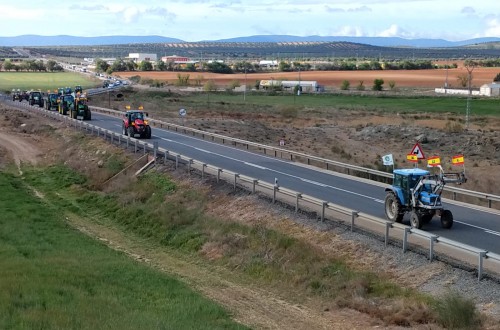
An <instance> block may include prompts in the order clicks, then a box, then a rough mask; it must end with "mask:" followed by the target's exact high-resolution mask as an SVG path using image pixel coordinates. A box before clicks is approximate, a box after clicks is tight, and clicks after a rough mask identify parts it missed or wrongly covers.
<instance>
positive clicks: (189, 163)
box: [188, 159, 193, 175]
mask: <svg viewBox="0 0 500 330" xmlns="http://www.w3.org/2000/svg"><path fill="white" fill-rule="evenodd" d="M192 162H193V160H192V159H189V160H188V175H191V163H192Z"/></svg>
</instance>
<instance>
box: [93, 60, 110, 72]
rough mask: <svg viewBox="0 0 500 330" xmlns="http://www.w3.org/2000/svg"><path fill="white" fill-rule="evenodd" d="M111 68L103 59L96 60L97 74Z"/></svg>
mask: <svg viewBox="0 0 500 330" xmlns="http://www.w3.org/2000/svg"><path fill="white" fill-rule="evenodd" d="M108 68H109V64H108V63H107V62H106V61H104V60H103V59H100V58H98V59H96V60H95V69H96V71H97V72H106V70H108Z"/></svg>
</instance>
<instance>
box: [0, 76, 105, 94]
mask: <svg viewBox="0 0 500 330" xmlns="http://www.w3.org/2000/svg"><path fill="white" fill-rule="evenodd" d="M76 85H81V86H82V87H83V88H84V89H85V88H90V87H94V86H98V85H99V82H98V81H97V80H95V79H94V78H90V77H88V76H86V75H82V74H79V73H75V72H0V91H2V92H10V91H12V89H20V90H31V89H40V90H42V91H46V90H49V89H50V90H54V89H57V88H59V87H66V86H68V87H75V86H76Z"/></svg>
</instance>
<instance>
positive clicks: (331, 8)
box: [325, 6, 345, 13]
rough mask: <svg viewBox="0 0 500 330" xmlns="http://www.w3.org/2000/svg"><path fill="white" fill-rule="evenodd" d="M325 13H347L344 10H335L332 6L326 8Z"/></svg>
mask: <svg viewBox="0 0 500 330" xmlns="http://www.w3.org/2000/svg"><path fill="white" fill-rule="evenodd" d="M325 11H326V12H329V13H345V10H344V9H342V8H335V7H330V6H325Z"/></svg>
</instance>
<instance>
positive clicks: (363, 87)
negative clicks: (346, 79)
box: [356, 80, 365, 91]
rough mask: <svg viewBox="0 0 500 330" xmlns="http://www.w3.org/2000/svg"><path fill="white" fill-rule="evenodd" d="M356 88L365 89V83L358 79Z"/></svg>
mask: <svg viewBox="0 0 500 330" xmlns="http://www.w3.org/2000/svg"><path fill="white" fill-rule="evenodd" d="M356 89H357V90H358V91H364V90H365V85H364V82H363V80H360V81H359V84H358V86H356Z"/></svg>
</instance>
